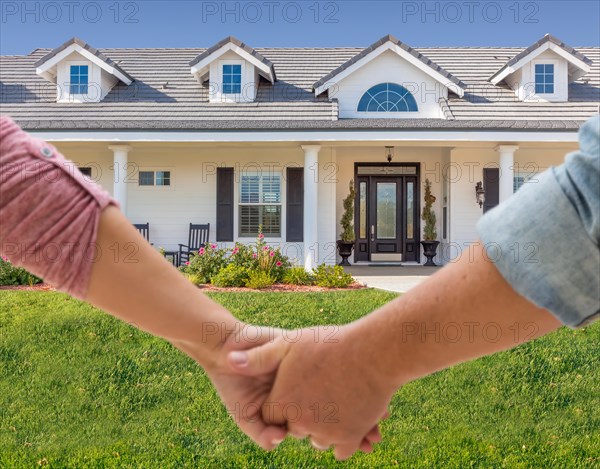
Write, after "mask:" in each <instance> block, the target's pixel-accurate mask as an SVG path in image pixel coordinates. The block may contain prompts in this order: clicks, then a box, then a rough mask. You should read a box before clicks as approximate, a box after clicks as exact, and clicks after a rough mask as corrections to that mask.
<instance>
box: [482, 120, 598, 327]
mask: <svg viewBox="0 0 600 469" xmlns="http://www.w3.org/2000/svg"><path fill="white" fill-rule="evenodd" d="M579 143H580V149H579V150H578V151H575V152H573V153H570V154H568V155H567V156H566V158H565V162H564V164H562V165H561V166H558V167H555V168H550V169H549V170H547V171H545V172H544V173H542V174H541V175H540V176H539V177H538V182H537V183H530V184H525V185H524V186H523V187H522V188H521V189H519V191H517V192H516V193H515V194H514V196H512V197H511V198H510V199H508V200H507V201H506V202H504V203H502V204H500V205H499V206H497V207H495V208H494V209H493V210H491V211H489V212H488V213H486V214H485V216H483V217H482V218H481V219H480V220H479V222H478V224H477V231H478V233H479V236H480V238H481V240H482V242H483V243H484V244H485V245H486V250H487V252H488V257H489V258H490V259H491V260H492V261H493V262H494V263H495V265H496V267H497V268H498V270H499V271H500V273H501V274H502V276H503V277H504V278H505V279H506V280H507V281H508V282H509V283H510V284H511V286H512V287H513V288H514V289H515V291H517V292H518V293H520V294H521V295H523V296H524V297H526V298H528V299H529V300H530V301H532V302H533V303H534V304H536V305H538V306H540V307H542V308H546V309H548V310H549V311H550V312H551V313H552V314H554V315H555V316H556V317H557V318H558V319H559V320H560V321H561V322H562V323H563V324H565V325H567V326H569V327H581V326H584V325H586V324H589V323H590V322H592V321H593V320H595V319H598V317H599V316H600V250H599V246H600V117H599V116H595V117H593V118H592V119H590V120H589V121H588V122H586V123H585V124H584V125H583V126H582V127H581V130H580V132H579Z"/></svg>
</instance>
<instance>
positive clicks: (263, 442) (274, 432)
mask: <svg viewBox="0 0 600 469" xmlns="http://www.w3.org/2000/svg"><path fill="white" fill-rule="evenodd" d="M236 423H237V424H238V426H239V427H240V430H242V431H243V432H244V433H245V434H246V435H248V436H249V437H250V438H251V439H252V441H254V442H255V443H256V444H257V445H258V446H260V447H261V448H262V449H264V450H266V451H270V450H272V449H275V448H277V446H279V444H280V443H281V442H282V441H283V440H284V439H285V437H286V436H287V430H286V429H285V428H284V427H279V426H277V425H266V424H265V423H264V422H263V420H262V419H261V418H260V416H258V415H254V416H251V417H248V418H244V419H243V420H241V421H239V422H236Z"/></svg>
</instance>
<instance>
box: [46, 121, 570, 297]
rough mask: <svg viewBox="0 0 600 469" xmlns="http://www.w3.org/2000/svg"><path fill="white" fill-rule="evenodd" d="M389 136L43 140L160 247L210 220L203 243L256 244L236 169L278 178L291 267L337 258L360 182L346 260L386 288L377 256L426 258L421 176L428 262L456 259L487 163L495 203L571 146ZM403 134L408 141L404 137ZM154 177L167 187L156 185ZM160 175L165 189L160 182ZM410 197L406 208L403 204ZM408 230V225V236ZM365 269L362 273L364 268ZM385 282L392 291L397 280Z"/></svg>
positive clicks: (275, 201)
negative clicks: (430, 252) (434, 244)
mask: <svg viewBox="0 0 600 469" xmlns="http://www.w3.org/2000/svg"><path fill="white" fill-rule="evenodd" d="M391 134H392V133H391V132H387V133H386V135H387V138H386V139H384V140H373V139H372V140H360V141H344V140H343V139H340V140H336V141H332V140H317V141H313V142H304V141H301V140H299V141H298V140H297V141H268V140H267V139H266V138H267V137H268V136H264V137H263V138H265V140H264V141H248V142H239V141H238V142H235V141H211V142H206V141H189V140H188V141H168V142H167V141H150V140H136V139H135V138H133V136H130V138H129V139H128V140H120V141H118V142H115V141H114V140H113V141H112V142H107V141H104V142H102V141H77V140H71V141H65V140H62V141H60V140H59V141H56V140H53V139H49V141H51V142H52V143H53V144H54V145H56V146H57V148H58V149H59V151H61V152H62V153H64V154H65V156H66V157H67V158H69V159H71V160H73V161H74V162H75V163H76V164H77V166H79V167H86V168H89V172H90V174H91V178H92V180H94V181H96V182H98V183H100V184H101V185H102V186H103V187H104V188H105V189H106V190H107V191H108V192H109V193H111V194H113V196H114V197H115V198H116V199H117V200H118V201H119V202H120V204H121V207H122V209H123V211H124V212H125V214H126V215H127V217H128V218H129V219H130V220H131V222H132V223H149V224H150V241H151V242H152V243H153V244H154V246H155V247H156V248H161V247H162V248H164V249H166V250H175V249H177V246H178V244H179V243H186V241H187V238H188V227H189V224H190V223H210V234H209V241H210V242H217V243H219V244H222V245H224V246H228V247H230V246H231V245H232V244H233V243H234V242H242V243H249V242H253V241H254V239H255V235H254V234H252V231H253V230H256V229H257V226H258V224H259V223H260V222H261V221H264V220H263V219H262V218H258V217H255V218H252V217H249V216H248V214H251V215H254V214H256V213H258V214H259V215H260V216H261V217H262V216H263V215H264V214H263V213H262V212H261V210H262V209H255V208H251V209H243V208H242V207H243V206H244V205H246V206H248V205H252V200H250V202H248V200H249V199H248V200H246V202H244V201H243V200H242V192H243V191H245V190H246V189H247V187H245V186H243V184H244V182H243V176H245V175H246V176H247V175H256V174H268V175H276V176H277V178H276V183H275V184H274V185H273V187H275V189H273V187H271V189H269V190H271V191H272V190H275V192H276V193H274V194H267V196H268V197H269V200H268V201H266V199H265V200H261V201H259V203H258V204H257V205H269V206H271V207H274V211H273V213H275V214H276V215H275V216H274V217H272V226H271V228H270V229H271V232H270V233H269V234H267V235H266V241H267V242H268V243H269V244H270V245H272V246H275V247H281V249H282V251H284V253H285V254H286V255H287V256H288V257H290V258H291V259H292V260H293V261H294V262H295V263H296V264H298V265H304V266H305V267H307V268H309V269H310V268H312V267H313V266H315V265H316V264H320V263H323V262H324V263H327V264H334V263H336V262H338V261H339V258H338V257H337V254H336V250H335V242H336V240H337V239H338V238H339V236H340V233H341V229H340V225H339V220H340V217H341V215H342V213H343V205H342V201H343V199H344V198H345V197H346V196H347V194H348V186H349V183H350V182H354V184H355V187H356V188H357V198H356V200H355V207H356V211H355V223H354V224H355V229H356V235H357V238H361V237H362V239H363V241H365V243H363V247H360V246H359V248H358V249H355V251H356V252H358V253H360V256H359V257H360V258H356V257H355V256H354V255H353V256H352V257H351V258H350V262H351V263H353V264H356V263H357V262H361V261H366V262H368V263H369V265H368V266H366V265H365V266H359V267H356V268H359V269H361V270H369V271H370V272H372V273H371V275H369V277H370V281H371V282H373V279H374V277H376V276H377V275H375V273H377V272H379V269H382V270H381V273H382V275H381V277H382V278H383V279H382V282H383V283H386V284H387V283H388V282H390V281H389V280H388V279H387V278H388V277H395V276H394V275H390V272H393V268H391V267H387V266H386V267H381V268H380V267H377V266H374V265H373V264H374V263H375V261H381V262H383V263H385V262H389V261H390V260H393V261H397V262H401V263H403V264H406V262H409V263H410V262H413V263H415V264H420V263H422V262H424V261H425V259H424V257H423V255H422V253H421V247H420V245H419V241H420V239H422V228H423V227H422V223H420V210H421V208H422V200H423V186H424V182H425V179H429V180H430V181H431V183H432V194H433V196H434V197H435V199H436V200H435V202H434V204H433V209H434V211H435V213H436V215H437V233H438V239H439V240H440V242H441V244H440V247H439V249H438V254H439V255H438V257H437V258H436V259H434V260H435V262H436V263H437V264H444V263H447V262H450V261H452V260H454V259H456V258H457V257H458V256H460V255H461V253H462V251H463V249H465V248H467V247H468V246H469V244H470V243H472V242H473V241H475V240H476V238H477V233H476V230H475V225H476V222H477V220H478V219H479V218H480V217H481V215H482V213H483V211H484V209H485V208H486V207H485V206H484V207H483V209H482V208H481V207H480V206H479V205H478V204H477V203H476V200H475V185H476V183H477V182H478V181H484V186H485V185H486V184H485V181H486V177H485V175H486V170H488V169H494V170H495V171H496V175H497V178H498V179H497V180H496V182H495V190H496V193H497V200H496V203H498V202H499V201H502V200H504V199H506V198H508V197H510V195H511V194H512V193H513V190H514V189H515V188H516V187H518V184H519V183H523V182H527V181H529V182H535V176H536V175H537V174H538V173H540V172H542V171H543V170H545V169H546V168H548V167H549V166H552V165H557V164H560V163H561V162H562V161H563V159H564V155H565V154H566V153H568V152H569V151H572V150H574V149H575V148H576V144H575V143H570V142H556V141H552V142H548V141H531V140H530V141H522V142H517V143H514V142H509V141H507V140H504V141H502V140H495V141H488V140H486V141H466V137H461V140H460V141H458V140H454V141H451V140H440V139H439V136H438V138H437V140H433V139H431V140H429V141H425V140H423V141H419V140H414V139H415V138H418V136H413V137H412V138H413V140H402V139H401V138H400V137H398V138H397V139H395V140H394V139H392V138H391V137H392V135H391ZM159 136H160V134H157V137H159ZM197 138H200V137H197ZM229 138H231V136H229ZM254 138H256V136H255V137H254ZM402 138H404V139H406V135H405V136H403V137H402ZM123 141H127V144H125V143H122V142H123ZM509 143H511V144H509ZM386 147H392V161H391V163H389V162H388V161H387V160H388V158H387V154H388V150H387V149H386ZM220 168H230V171H231V175H232V176H231V179H230V180H228V184H229V186H228V187H229V189H228V191H229V192H228V193H227V197H228V199H227V200H225V202H226V203H221V202H223V200H221V201H220V200H219V196H218V194H219V193H220V192H222V191H221V188H220V186H219V176H218V173H219V169H220ZM290 168H294V169H296V174H297V170H300V169H301V168H302V170H301V171H300V173H301V174H302V175H303V180H302V183H301V187H300V190H299V192H298V191H297V192H294V191H291V185H290V181H288V178H287V176H288V171H287V170H288V169H290ZM394 168H395V169H394ZM141 173H145V175H148V174H149V173H153V174H154V182H155V184H154V185H152V184H150V185H148V184H142V183H141V181H142V178H141ZM159 174H160V177H161V182H162V183H163V185H158V180H159V179H158V178H159ZM167 174H168V179H166V175H167ZM388 179H389V180H388ZM167 180H168V185H167V184H164V183H165V181H167ZM150 181H152V179H150ZM271 182H273V180H271ZM360 182H366V183H367V185H366V186H365V187H366V188H367V189H366V190H365V192H364V195H365V196H366V197H367V200H365V201H362V205H361V193H360ZM378 182H380V183H381V184H380V187H381V188H382V191H381V195H382V197H384V198H387V201H388V202H389V201H390V200H391V201H392V202H394V203H395V204H396V205H395V206H393V208H392V210H391V213H392V214H393V217H391V218H389V219H388V220H386V224H385V226H381V227H380V228H381V230H382V231H387V232H390V233H392V235H394V236H395V237H396V238H394V239H393V242H391V243H390V242H388V241H389V239H384V240H383V241H382V240H377V239H376V240H375V241H378V242H379V245H377V244H376V243H375V244H372V245H369V241H370V238H371V232H372V231H371V230H372V229H373V228H372V227H373V226H374V227H375V235H377V219H363V217H364V216H365V214H366V213H367V212H369V211H370V213H371V214H376V213H377V197H378V192H377V183H378ZM373 187H375V189H373ZM409 188H410V190H411V191H413V192H412V197H409V192H408V191H409ZM296 189H298V187H296ZM491 189H492V187H486V190H487V191H488V193H489V194H492V190H491ZM261 190H262V189H261ZM261 194H262V193H260V194H258V193H257V195H256V197H262V196H263V195H264V194H262V195H261ZM390 194H392V196H391V197H390ZM394 197H395V198H394ZM292 198H294V200H293V201H292ZM369 198H370V200H369ZM411 200H412V204H413V205H412V211H410V210H409V208H408V207H409V205H408V203H409V201H411ZM490 201H492V199H491V198H490ZM292 202H293V203H292ZM492 202H493V201H492ZM294 204H295V205H294ZM361 207H363V208H365V207H366V211H363V212H361ZM259 212H260V213H259ZM224 213H227V217H228V222H227V226H228V234H229V236H228V237H226V238H222V237H220V236H219V234H218V226H219V222H220V218H221V219H222V217H223V214H224ZM387 213H388V214H389V213H390V211H388V212H387ZM411 222H412V228H410V226H409V225H410V223H411ZM262 224H263V225H264V223H262ZM292 230H293V232H294V236H293V237H292V236H291V233H292ZM408 233H412V238H411V237H409V236H408ZM376 237H377V236H376ZM357 246H358V243H357ZM381 246H383V247H384V248H385V249H388V248H389V246H392V251H393V252H391V254H392V255H391V256H388V255H387V254H388V253H389V252H386V251H381V252H384V253H386V254H385V255H384V256H379V257H378V256H372V254H373V253H375V254H376V252H374V251H373V250H374V249H379V248H380V247H381ZM408 254H410V255H411V256H412V257H411V256H409V255H408ZM414 268H415V269H416V268H417V266H416V265H415V267H414ZM419 268H420V267H419ZM389 269H392V270H389ZM398 269H402V270H398V272H399V275H398V276H399V277H402V278H403V279H404V280H402V281H403V282H404V283H407V284H411V283H410V282H413V280H411V279H409V277H423V276H424V275H423V274H424V272H425V271H418V272H416V273H415V274H414V275H411V274H409V272H408V271H409V270H411V269H413V267H412V266H411V267H408V266H406V265H405V266H403V267H401V268H398ZM360 274H361V275H360V276H361V277H362V276H363V272H362V271H361V272H360ZM414 281H415V282H416V281H418V279H415V280H414ZM391 282H392V283H393V282H394V281H393V280H392V281H391ZM390 288H391V289H392V290H393V291H395V290H394V289H393V285H392V286H390ZM403 288H404V287H403Z"/></svg>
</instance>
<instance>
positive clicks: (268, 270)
mask: <svg viewBox="0 0 600 469" xmlns="http://www.w3.org/2000/svg"><path fill="white" fill-rule="evenodd" d="M290 267H291V263H290V260H289V259H288V258H287V257H286V256H284V255H283V254H281V250H280V249H279V248H277V249H274V248H272V247H270V246H268V245H267V243H266V242H265V237H264V235H263V234H262V233H259V234H258V237H257V238H256V244H255V245H247V244H242V243H236V244H235V246H234V247H233V249H225V248H219V247H218V246H217V245H216V244H210V245H207V246H206V247H204V248H201V249H200V250H199V251H198V253H197V254H194V255H193V256H192V257H191V258H190V261H189V262H188V263H186V265H184V266H182V267H181V268H180V270H181V271H182V272H183V273H184V274H185V275H186V276H188V278H191V279H193V280H194V283H196V284H198V283H213V284H215V285H217V286H222V287H227V286H231V287H234V286H244V285H245V284H246V282H247V280H248V279H249V277H251V275H252V273H253V272H263V273H265V274H266V275H265V276H261V277H260V279H258V277H256V279H257V280H256V281H257V283H258V284H266V283H268V282H271V283H270V284H271V285H272V284H273V283H276V282H281V281H282V280H283V277H284V275H285V273H286V272H287V271H288V270H289V268H290ZM259 288H260V287H259Z"/></svg>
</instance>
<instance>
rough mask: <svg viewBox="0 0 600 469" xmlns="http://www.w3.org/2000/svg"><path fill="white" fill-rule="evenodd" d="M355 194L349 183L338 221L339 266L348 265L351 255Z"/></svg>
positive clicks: (351, 184) (353, 237) (352, 185)
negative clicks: (339, 226)
mask: <svg viewBox="0 0 600 469" xmlns="http://www.w3.org/2000/svg"><path fill="white" fill-rule="evenodd" d="M355 196H356V192H355V190H354V184H353V183H352V181H350V193H349V194H348V196H347V197H346V198H345V199H344V213H343V215H342V218H341V220H340V225H342V234H341V235H340V239H338V241H337V249H338V253H339V255H340V257H341V258H342V261H341V262H340V263H339V265H350V262H348V258H349V257H350V256H351V255H352V249H353V248H354V239H355V236H354V224H353V220H354V197H355Z"/></svg>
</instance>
